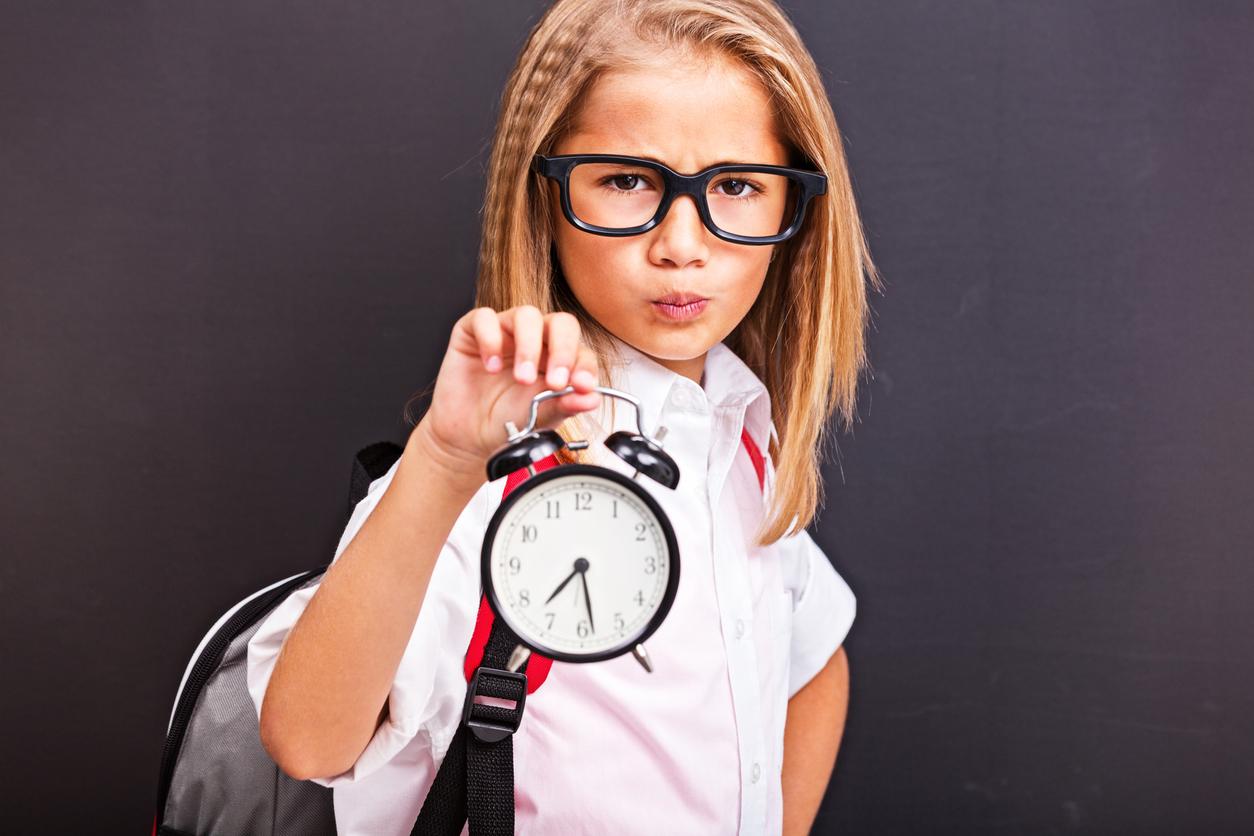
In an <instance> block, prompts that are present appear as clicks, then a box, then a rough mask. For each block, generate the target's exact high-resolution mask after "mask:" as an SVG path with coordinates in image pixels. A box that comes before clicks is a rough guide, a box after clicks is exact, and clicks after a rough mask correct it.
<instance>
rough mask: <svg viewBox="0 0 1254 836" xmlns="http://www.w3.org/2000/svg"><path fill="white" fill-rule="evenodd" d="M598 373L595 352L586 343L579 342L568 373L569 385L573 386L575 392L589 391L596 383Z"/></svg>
mask: <svg viewBox="0 0 1254 836" xmlns="http://www.w3.org/2000/svg"><path fill="white" fill-rule="evenodd" d="M598 375H599V369H598V368H597V355H596V352H595V351H593V350H592V349H591V348H589V347H588V346H587V345H583V344H581V345H580V346H579V353H578V356H577V358H576V360H575V365H574V368H573V369H572V371H571V375H570V383H571V385H572V386H574V387H575V391H576V392H580V393H583V392H589V391H591V390H592V389H593V387H595V386H596V385H597V384H598V382H599V380H598Z"/></svg>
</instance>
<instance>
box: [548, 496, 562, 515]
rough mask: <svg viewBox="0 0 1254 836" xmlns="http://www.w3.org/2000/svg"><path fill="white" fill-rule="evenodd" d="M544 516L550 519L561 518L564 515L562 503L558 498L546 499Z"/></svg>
mask: <svg viewBox="0 0 1254 836" xmlns="http://www.w3.org/2000/svg"><path fill="white" fill-rule="evenodd" d="M544 516H545V518H546V519H550V520H556V519H560V518H561V516H562V503H561V502H560V501H559V500H556V499H546V500H544Z"/></svg>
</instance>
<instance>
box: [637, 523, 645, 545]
mask: <svg viewBox="0 0 1254 836" xmlns="http://www.w3.org/2000/svg"><path fill="white" fill-rule="evenodd" d="M644 528H645V526H644V523H636V542H637V543H643V542H644Z"/></svg>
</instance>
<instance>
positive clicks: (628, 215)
mask: <svg viewBox="0 0 1254 836" xmlns="http://www.w3.org/2000/svg"><path fill="white" fill-rule="evenodd" d="M664 188H665V186H664V183H663V180H662V175H661V174H660V173H659V172H658V171H656V170H654V169H651V168H648V167H646V166H638V165H631V164H627V163H604V162H598V163H579V164H578V165H576V166H574V168H572V169H571V172H570V181H569V191H570V204H571V209H572V210H573V211H574V213H575V217H577V218H579V220H581V221H583V222H584V223H586V224H590V225H592V226H599V227H602V228H605V229H628V228H631V227H636V226H641V225H642V224H645V223H648V221H649V219H650V218H652V217H653V216H654V214H656V212H657V209H658V206H659V205H660V204H661V202H662V196H663V192H664ZM800 191H801V186H800V184H799V183H798V182H796V180H795V179H794V178H792V177H790V176H787V175H784V174H774V173H768V172H762V171H745V172H736V171H721V172H719V173H718V174H716V175H714V176H713V177H712V178H711V179H710V181H709V183H708V184H706V189H705V199H706V204H707V205H708V206H709V210H710V218H711V220H713V221H714V225H715V226H717V227H718V228H719V229H721V230H723V231H724V232H730V233H731V234H733V235H743V236H752V237H765V236H771V235H778V234H779V233H780V232H782V231H783V230H784V229H785V228H786V227H787V226H788V224H789V222H791V221H792V217H793V212H794V209H795V207H796V200H797V195H798V194H800Z"/></svg>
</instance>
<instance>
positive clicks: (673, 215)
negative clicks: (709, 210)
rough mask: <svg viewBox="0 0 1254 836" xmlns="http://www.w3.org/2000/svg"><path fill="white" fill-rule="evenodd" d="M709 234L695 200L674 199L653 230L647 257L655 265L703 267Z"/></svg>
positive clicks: (687, 196) (690, 196)
mask: <svg viewBox="0 0 1254 836" xmlns="http://www.w3.org/2000/svg"><path fill="white" fill-rule="evenodd" d="M708 234H709V230H707V229H706V228H705V224H703V223H701V212H700V210H698V209H697V199H696V198H695V197H693V196H692V195H687V194H685V195H677V196H676V197H675V200H674V201H672V202H671V205H670V208H669V209H667V210H666V216H665V217H663V218H662V222H661V223H660V224H658V225H657V227H656V228H655V229H654V238H653V243H652V245H650V247H649V256H650V258H651V259H653V260H654V261H655V262H657V263H662V264H667V263H669V264H673V265H675V266H676V267H686V266H688V265H689V264H697V265H703V264H705V262H706V260H707V259H709V257H710V248H709V243H708V239H707V238H706V236H707V235H708Z"/></svg>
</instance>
